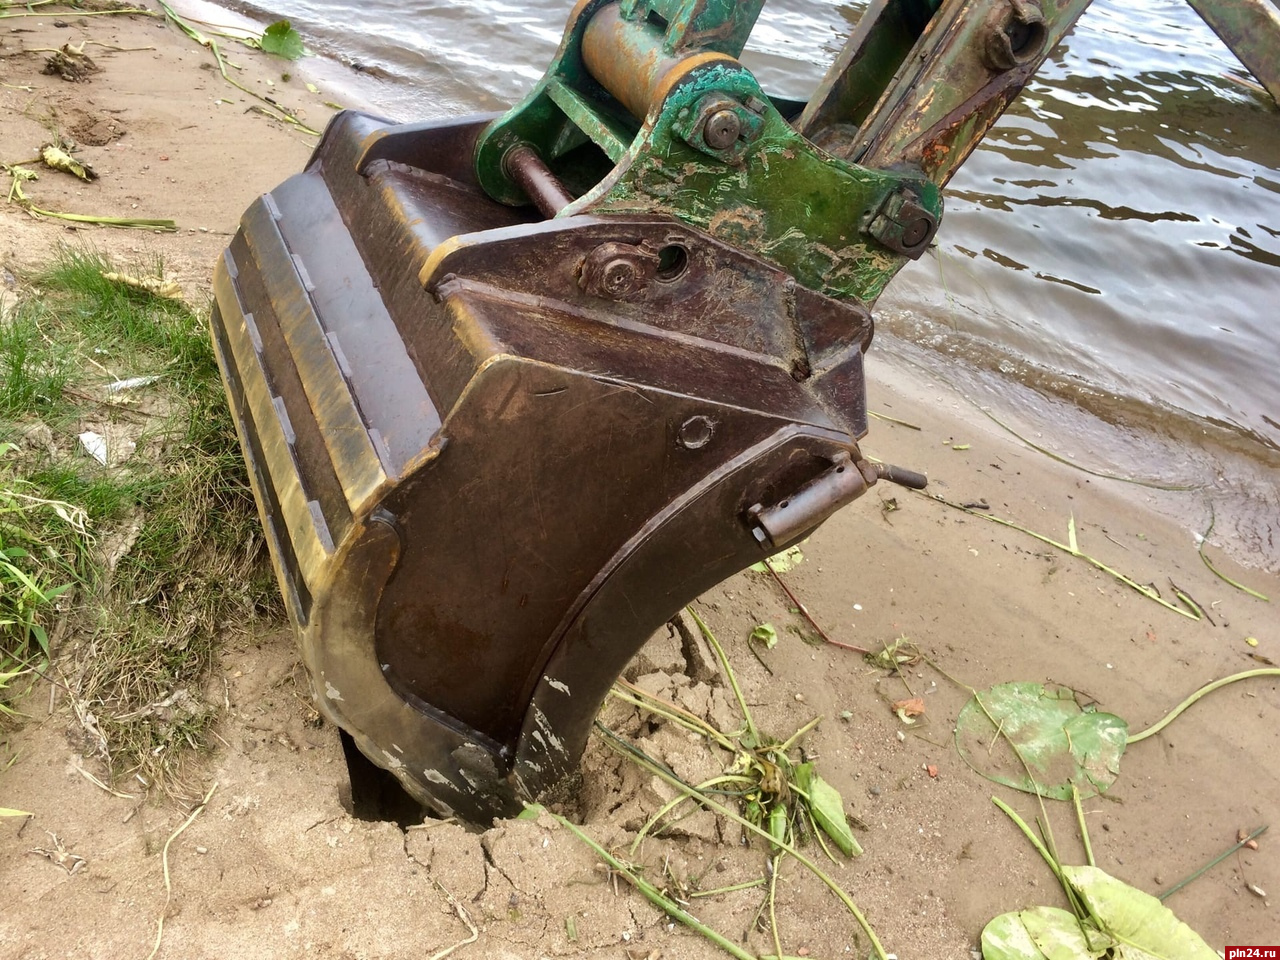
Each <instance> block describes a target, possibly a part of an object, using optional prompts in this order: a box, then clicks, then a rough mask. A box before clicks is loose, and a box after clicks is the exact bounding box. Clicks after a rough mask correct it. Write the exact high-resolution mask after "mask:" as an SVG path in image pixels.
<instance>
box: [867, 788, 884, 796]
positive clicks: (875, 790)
mask: <svg viewBox="0 0 1280 960" xmlns="http://www.w3.org/2000/svg"><path fill="white" fill-rule="evenodd" d="M867 792H868V793H870V794H871V795H872V796H873V797H878V796H880V792H881V791H880V787H878V786H873V787H872V788H871V789H870V790H868V791H867Z"/></svg>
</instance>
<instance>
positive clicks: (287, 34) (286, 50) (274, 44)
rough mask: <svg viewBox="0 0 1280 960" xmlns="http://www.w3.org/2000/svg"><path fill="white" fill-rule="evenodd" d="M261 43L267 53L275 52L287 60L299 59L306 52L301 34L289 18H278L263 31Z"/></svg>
mask: <svg viewBox="0 0 1280 960" xmlns="http://www.w3.org/2000/svg"><path fill="white" fill-rule="evenodd" d="M259 45H260V46H261V47H262V50H263V51H264V52H265V53H273V54H275V55H276V56H277V57H283V58H284V59H286V60H297V59H298V58H299V57H301V56H303V55H304V54H305V53H306V49H305V48H304V47H303V45H302V37H301V35H300V34H299V33H298V31H297V30H295V29H293V25H292V24H290V23H289V21H288V20H277V21H276V22H275V23H273V24H271V26H269V27H267V29H266V30H264V31H262V39H261V40H260V41H259Z"/></svg>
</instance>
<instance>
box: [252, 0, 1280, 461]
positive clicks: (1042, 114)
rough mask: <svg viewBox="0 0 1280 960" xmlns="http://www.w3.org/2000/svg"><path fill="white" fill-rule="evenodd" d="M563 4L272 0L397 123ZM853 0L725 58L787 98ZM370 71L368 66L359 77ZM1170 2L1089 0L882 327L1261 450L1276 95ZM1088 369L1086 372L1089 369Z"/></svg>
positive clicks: (1278, 250)
mask: <svg viewBox="0 0 1280 960" xmlns="http://www.w3.org/2000/svg"><path fill="white" fill-rule="evenodd" d="M570 6H571V4H570V3H569V2H568V0H523V2H521V3H518V4H517V3H515V2H506V0H477V2H470V3H466V2H446V0H417V2H392V0H362V2H360V3H354V2H351V0H269V6H266V7H264V8H258V9H251V12H252V13H254V15H256V16H258V17H259V18H263V19H266V18H273V17H276V16H284V17H289V18H290V19H291V20H292V21H293V22H294V24H295V26H297V27H298V29H299V30H300V31H301V32H302V33H303V35H304V37H305V38H306V40H307V42H308V44H309V45H310V46H311V47H312V48H314V49H315V50H316V51H318V52H320V53H324V54H327V55H331V56H333V57H336V58H339V59H342V60H345V61H347V62H355V63H358V64H359V65H360V66H361V67H362V68H365V70H364V72H363V73H362V75H361V79H360V84H361V86H360V93H361V95H362V96H363V97H364V98H366V99H368V100H370V101H371V102H373V103H374V104H375V105H376V106H377V107H378V109H379V110H381V111H382V112H384V113H386V114H387V115H389V116H395V117H397V118H400V119H411V118H420V117H429V116H440V115H445V114H451V113H465V112H474V111H476V110H494V109H499V108H502V107H505V106H506V105H508V104H509V103H511V102H513V101H515V100H517V99H518V98H519V97H520V96H521V95H522V94H523V93H524V92H525V91H526V90H528V88H529V87H530V86H531V85H532V84H533V83H534V82H535V81H536V80H537V79H538V77H539V76H541V74H542V71H543V69H544V67H545V66H546V64H547V63H548V61H549V59H550V58H551V56H552V54H553V53H554V51H555V48H556V45H557V43H558V41H559V38H560V33H561V30H562V28H563V24H564V19H565V17H566V14H567V12H568V10H569V8H570ZM862 8H863V4H861V3H835V2H830V0H810V2H804V0H771V2H770V3H769V4H768V5H767V6H766V9H765V12H764V14H763V15H762V16H761V19H760V22H759V24H758V26H757V27H756V31H755V33H754V35H753V37H752V43H751V45H750V47H749V50H748V54H747V55H746V56H745V57H744V60H746V62H747V63H748V65H749V66H751V67H752V69H754V70H755V71H756V73H757V75H758V76H759V77H760V79H761V81H762V82H763V83H764V85H765V87H766V88H767V89H769V90H770V91H771V92H773V93H778V94H783V95H789V96H793V97H801V98H802V97H805V96H807V94H808V93H809V91H811V90H812V89H813V87H814V86H815V85H816V84H817V82H818V81H819V79H820V78H821V76H822V74H823V72H824V71H825V66H826V64H827V63H828V62H830V60H831V59H832V58H833V57H834V56H835V54H836V52H837V51H838V50H839V49H840V46H841V45H842V43H843V40H844V37H845V35H846V34H847V32H848V30H849V29H850V27H851V26H852V24H854V23H855V22H856V21H857V19H858V16H859V15H860V13H861V10H862ZM371 77H375V78H376V79H371ZM1247 77H1248V74H1246V73H1245V72H1244V70H1243V68H1242V67H1240V66H1239V64H1238V63H1237V62H1236V60H1235V58H1234V57H1233V56H1232V55H1231V53H1230V51H1228V50H1227V49H1226V48H1225V47H1223V46H1222V45H1221V44H1220V43H1219V41H1218V40H1217V39H1216V38H1215V37H1214V36H1213V34H1212V33H1211V32H1210V31H1209V29H1208V28H1207V27H1206V26H1205V25H1204V24H1203V23H1202V22H1201V21H1200V20H1199V19H1198V18H1197V17H1196V16H1195V14H1194V13H1193V12H1192V11H1191V9H1190V8H1189V7H1188V6H1186V5H1185V3H1183V2H1181V0H1127V2H1121V0H1098V2H1095V3H1094V5H1093V6H1092V7H1091V8H1090V10H1089V11H1088V12H1087V13H1086V14H1085V16H1084V18H1083V19H1082V20H1081V21H1080V23H1079V25H1078V26H1077V27H1076V29H1075V31H1074V32H1073V33H1072V34H1070V35H1069V36H1068V37H1067V39H1066V40H1065V41H1064V43H1063V44H1062V45H1060V46H1059V48H1058V49H1057V51H1055V53H1054V54H1053V56H1052V57H1051V59H1050V60H1049V61H1048V62H1047V63H1046V64H1045V67H1044V68H1043V70H1042V71H1041V73H1040V75H1039V77H1038V78H1037V80H1036V81H1035V82H1034V83H1033V84H1032V85H1030V86H1029V87H1028V88H1027V90H1026V91H1025V92H1024V93H1023V95H1022V97H1021V98H1020V100H1019V101H1018V103H1017V104H1016V105H1015V107H1014V108H1013V109H1012V110H1011V111H1010V113H1009V114H1008V115H1007V116H1006V117H1005V119H1003V120H1002V121H1001V122H1000V124H999V125H998V126H997V127H996V128H995V130H994V131H993V132H992V134H991V136H989V137H988V139H987V141H986V143H985V145H984V146H983V147H982V148H981V149H979V150H978V151H977V152H976V153H975V154H974V155H973V157H972V158H971V159H970V160H969V162H968V163H967V165H966V166H965V167H964V169H963V170H962V171H961V173H960V174H959V175H958V176H957V177H956V178H955V180H954V181H953V182H952V184H951V188H950V192H949V197H948V204H947V213H946V216H945V219H944V223H943V228H942V231H941V233H940V235H939V246H938V247H937V248H936V250H934V251H932V252H931V253H930V255H928V256H926V257H924V258H923V259H922V260H921V261H920V262H919V263H917V264H914V265H912V266H911V267H909V268H908V269H907V270H905V271H904V272H903V274H902V275H901V276H900V277H899V278H898V280H897V281H895V283H894V285H893V286H892V287H891V290H890V294H888V295H886V297H885V298H884V300H883V301H882V308H881V311H880V319H881V325H882V327H887V328H888V329H890V330H892V331H895V332H899V333H902V334H904V335H907V336H911V337H913V338H915V339H918V340H924V341H926V342H930V343H932V344H934V345H936V346H939V347H942V348H944V349H946V350H947V351H948V352H951V353H954V354H957V355H960V356H963V357H965V358H966V359H968V360H969V361H971V362H973V363H974V364H977V365H980V366H987V367H992V368H997V369H1001V370H1003V371H1004V372H1006V373H1012V374H1014V375H1015V376H1019V377H1021V378H1022V379H1027V380H1031V381H1035V380H1041V381H1045V382H1048V381H1053V382H1054V383H1055V384H1056V385H1057V387H1058V388H1059V389H1061V388H1062V387H1063V385H1064V384H1065V385H1066V386H1067V388H1069V389H1070V388H1075V387H1080V388H1084V389H1083V392H1084V393H1087V394H1090V395H1092V396H1095V397H1096V396H1099V395H1108V394H1113V395H1116V396H1118V397H1119V398H1120V399H1121V400H1122V401H1125V402H1130V403H1133V402H1136V403H1138V404H1141V405H1145V406H1146V407H1148V408H1161V407H1165V408H1168V407H1172V408H1175V409H1177V410H1181V411H1184V412H1186V413H1189V414H1191V415H1193V416H1195V417H1197V418H1203V419H1208V420H1212V421H1214V422H1216V423H1218V424H1220V425H1224V426H1227V427H1230V428H1231V429H1232V430H1234V431H1237V432H1238V433H1239V434H1240V435H1241V436H1242V437H1244V438H1247V442H1248V443H1254V444H1259V445H1260V449H1262V448H1269V449H1270V451H1271V452H1274V451H1275V450H1278V449H1280V325H1278V323H1277V317H1280V111H1277V108H1276V107H1275V105H1274V104H1273V103H1271V101H1270V100H1269V98H1267V97H1266V96H1265V95H1264V94H1261V93H1260V92H1254V91H1253V90H1251V89H1249V87H1248V86H1246V85H1244V84H1242V83H1240V82H1239V81H1240V79H1242V78H1247ZM1089 388H1092V389H1089Z"/></svg>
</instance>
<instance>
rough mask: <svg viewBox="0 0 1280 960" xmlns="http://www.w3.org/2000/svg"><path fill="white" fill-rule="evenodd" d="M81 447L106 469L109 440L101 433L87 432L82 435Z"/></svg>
mask: <svg viewBox="0 0 1280 960" xmlns="http://www.w3.org/2000/svg"><path fill="white" fill-rule="evenodd" d="M80 445H81V446H82V447H84V449H85V452H86V453H88V454H89V456H91V457H93V459H95V460H97V461H98V462H99V463H100V464H102V465H103V466H104V467H105V466H106V465H107V438H106V437H104V436H103V435H102V434H100V433H94V432H93V431H92V430H86V431H85V432H84V433H82V434H80Z"/></svg>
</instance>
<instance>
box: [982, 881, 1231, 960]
mask: <svg viewBox="0 0 1280 960" xmlns="http://www.w3.org/2000/svg"><path fill="white" fill-rule="evenodd" d="M1061 869H1062V875H1063V878H1064V879H1065V880H1066V882H1067V884H1068V885H1070V887H1071V889H1072V890H1073V891H1075V893H1076V894H1077V895H1078V896H1079V899H1080V902H1081V904H1082V905H1083V907H1084V910H1085V911H1086V913H1087V915H1086V916H1085V918H1084V919H1083V920H1079V919H1077V918H1076V916H1075V914H1073V913H1070V912H1068V911H1066V910H1060V909H1058V908H1056V907H1033V908H1032V909H1030V910H1022V911H1017V912H1014V913H1004V914H1001V915H1000V916H998V917H996V918H995V919H994V920H992V921H991V922H990V923H988V924H987V926H986V929H985V930H983V931H982V956H983V960H1098V958H1100V957H1111V958H1114V960H1151V958H1156V960H1213V958H1214V957H1216V956H1217V954H1216V953H1215V952H1214V951H1213V950H1212V949H1211V948H1210V947H1209V945H1208V944H1206V943H1205V942H1204V940H1202V939H1201V938H1200V936H1199V934H1197V933H1196V932H1195V931H1194V930H1192V929H1191V928H1190V927H1188V926H1187V925H1186V924H1185V923H1183V922H1182V921H1181V920H1179V919H1178V918H1177V917H1176V916H1174V914H1173V912H1172V911H1170V910H1169V909H1168V908H1167V907H1166V906H1164V904H1162V903H1161V902H1160V901H1159V900H1157V899H1156V898H1155V897H1153V896H1151V895H1150V894H1147V893H1143V892H1142V891H1141V890H1137V889H1135V888H1134V887H1131V886H1129V885H1128V884H1127V883H1122V882H1121V881H1119V880H1117V879H1116V878H1115V877H1112V876H1110V875H1109V874H1107V873H1104V872H1103V871H1102V870H1099V869H1098V868H1097V867H1083V866H1082V867H1071V866H1064V867H1062V868H1061Z"/></svg>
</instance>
